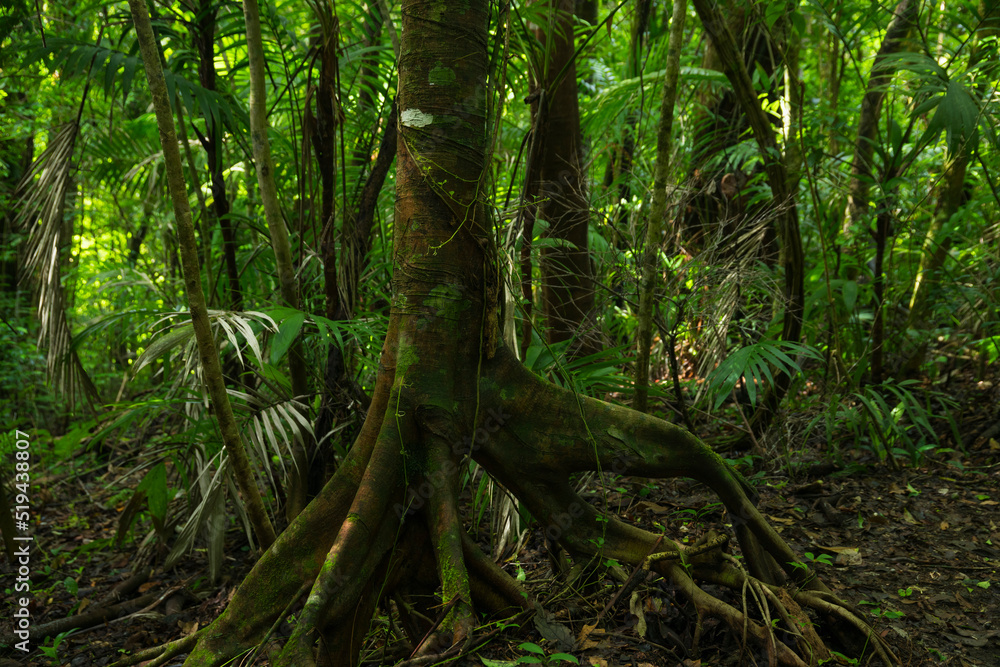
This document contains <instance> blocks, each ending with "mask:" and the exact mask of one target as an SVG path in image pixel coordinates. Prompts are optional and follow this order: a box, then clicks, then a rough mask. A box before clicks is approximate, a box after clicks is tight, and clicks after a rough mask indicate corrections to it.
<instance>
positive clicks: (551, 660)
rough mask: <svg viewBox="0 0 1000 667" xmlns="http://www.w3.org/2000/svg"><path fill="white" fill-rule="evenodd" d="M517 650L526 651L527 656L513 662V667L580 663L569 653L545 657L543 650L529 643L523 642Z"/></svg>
mask: <svg viewBox="0 0 1000 667" xmlns="http://www.w3.org/2000/svg"><path fill="white" fill-rule="evenodd" d="M518 648H520V649H521V650H522V651H527V652H528V653H529V655H522V656H521V657H520V658H518V659H517V660H516V661H515V662H514V664H515V665H555V664H558V663H561V662H569V663H572V664H574V665H579V664H580V661H579V660H578V659H577V658H575V657H573V656H571V655H570V654H569V653H553V654H552V655H549V656H546V655H545V649H543V648H542V647H541V646H539V645H538V644H532V643H531V642H524V643H523V644H521V645H520V646H519V647H518Z"/></svg>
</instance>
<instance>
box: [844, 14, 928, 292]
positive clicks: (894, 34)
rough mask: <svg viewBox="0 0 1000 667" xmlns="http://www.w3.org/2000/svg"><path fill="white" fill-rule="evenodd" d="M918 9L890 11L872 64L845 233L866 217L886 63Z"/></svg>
mask: <svg viewBox="0 0 1000 667" xmlns="http://www.w3.org/2000/svg"><path fill="white" fill-rule="evenodd" d="M918 8H919V5H918V3H917V2H915V1H914V0H900V2H899V4H898V5H896V8H895V10H894V11H893V19H892V21H890V22H889V27H888V28H887V29H886V31H885V37H884V38H883V39H882V46H881V47H879V50H878V54H877V55H876V56H875V62H874V63H873V64H872V71H871V75H870V76H869V78H868V87H867V90H866V91H865V96H864V98H862V100H861V112H860V115H859V116H858V136H857V139H856V140H855V142H854V159H853V161H852V162H851V180H850V183H849V184H848V186H847V187H848V194H847V214H846V219H845V220H844V232H845V233H846V232H848V231H849V230H851V229H854V228H856V227H857V226H858V225H860V224H862V222H863V221H864V219H865V218H866V217H867V216H868V204H869V199H868V193H869V191H870V189H871V183H872V158H873V157H874V155H875V144H876V141H877V137H876V134H877V132H878V119H879V115H880V113H881V110H882V101H883V100H884V99H885V94H886V91H887V87H888V85H889V82H890V81H892V77H893V76H894V75H895V73H896V67H895V65H893V64H892V61H891V60H889V62H886V61H887V60H888V59H889V57H890V56H891V55H892V54H894V53H896V52H897V51H899V50H900V49H901V48H902V47H903V44H904V42H905V40H906V37H907V35H909V33H910V29H911V28H912V27H913V22H914V20H915V19H916V17H917V10H918ZM849 273H853V275H852V277H853V276H856V275H857V270H856V269H850V270H849Z"/></svg>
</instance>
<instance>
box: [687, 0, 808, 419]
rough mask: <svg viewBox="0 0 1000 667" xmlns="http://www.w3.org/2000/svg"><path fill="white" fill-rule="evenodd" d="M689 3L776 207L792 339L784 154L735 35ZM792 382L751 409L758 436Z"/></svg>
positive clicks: (791, 216) (792, 245) (798, 251)
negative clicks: (754, 145) (755, 150)
mask: <svg viewBox="0 0 1000 667" xmlns="http://www.w3.org/2000/svg"><path fill="white" fill-rule="evenodd" d="M694 6H695V9H696V10H697V11H698V16H699V17H701V21H702V24H703V25H704V26H705V30H706V32H708V33H709V35H710V36H711V37H712V42H713V44H715V46H716V48H717V49H718V51H719V56H720V58H721V60H722V62H723V63H725V73H726V77H727V78H728V79H729V81H730V83H731V84H732V85H733V92H734V94H735V96H736V99H737V101H738V102H739V104H740V106H741V108H742V109H743V112H744V113H745V114H746V118H747V121H748V123H749V125H750V128H751V130H752V131H753V136H754V139H755V140H756V141H757V145H758V147H759V148H760V152H761V154H762V155H763V156H764V170H765V172H766V173H767V181H768V184H769V185H770V186H771V197H772V202H773V203H772V206H773V207H774V209H775V211H774V215H775V216H776V217H777V227H778V236H779V238H780V239H781V266H782V269H783V271H784V275H785V290H784V291H785V294H784V296H785V312H784V314H783V319H782V326H781V339H782V340H783V341H790V342H793V343H797V342H798V340H799V334H800V333H801V331H802V316H803V312H804V310H805V293H804V286H803V280H804V273H805V268H804V266H803V257H802V237H801V235H800V232H799V215H798V208H797V205H796V201H795V197H796V193H795V192H794V191H790V190H789V183H790V179H789V176H788V169H787V167H786V165H785V161H784V157H783V156H782V154H781V152H780V151H779V150H778V144H777V141H776V139H775V136H774V131H773V130H772V128H771V125H770V122H769V121H768V117H767V115H766V114H765V113H764V111H763V109H761V106H760V102H759V101H758V99H757V95H756V93H755V91H754V88H753V84H752V82H751V80H750V75H749V74H748V72H747V69H746V67H745V65H744V61H743V59H742V58H740V56H739V53H738V51H737V50H736V42H735V39H734V38H733V35H732V33H731V32H730V31H729V28H728V26H727V24H726V22H725V20H724V19H723V18H722V15H721V14H720V13H719V9H718V6H717V5H716V4H715V3H714V1H713V0H694ZM791 382H792V378H791V376H790V375H788V374H787V373H778V374H776V375H775V378H774V383H772V384H771V385H769V386H768V387H767V388H766V390H765V392H764V397H763V399H761V405H760V407H759V408H758V409H757V410H755V411H754V414H753V417H752V418H751V419H750V428H751V431H752V432H753V433H756V434H759V433H763V432H764V431H765V430H767V427H768V426H769V425H770V423H771V421H772V420H773V418H774V416H775V414H776V413H777V409H778V405H779V404H780V403H781V399H782V398H783V397H784V395H785V393H786V392H787V391H788V388H789V386H790V385H791Z"/></svg>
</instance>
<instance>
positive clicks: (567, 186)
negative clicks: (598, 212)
mask: <svg viewBox="0 0 1000 667" xmlns="http://www.w3.org/2000/svg"><path fill="white" fill-rule="evenodd" d="M548 8H549V25H548V28H547V30H546V31H540V34H539V38H540V39H541V40H542V43H543V44H547V45H548V50H547V51H546V53H545V58H544V71H543V73H542V76H541V79H540V86H541V88H542V89H543V90H544V91H545V95H544V97H543V98H542V99H543V100H544V101H545V102H546V103H547V105H548V108H547V110H546V113H545V120H544V127H543V128H542V132H544V134H545V148H544V150H543V151H542V157H541V164H540V173H539V178H540V184H539V188H538V194H539V196H540V197H541V200H542V204H541V206H540V207H539V213H538V215H539V217H540V218H541V219H543V220H545V221H546V222H547V223H548V224H549V228H548V230H547V232H546V234H545V236H546V237H548V238H551V239H554V240H556V241H557V242H558V243H557V244H556V245H553V246H546V247H544V248H543V249H542V257H541V266H542V302H543V305H544V310H545V319H546V324H547V326H548V339H549V342H550V343H555V342H559V341H564V340H568V339H570V338H572V337H574V336H576V337H577V338H578V339H579V340H580V341H581V342H582V343H583V348H584V349H588V350H592V349H596V341H595V340H594V339H593V333H592V332H587V331H585V330H583V327H584V326H585V324H586V322H587V319H588V317H589V316H590V315H591V310H592V308H593V305H594V284H593V281H594V278H593V276H594V272H593V268H592V266H591V260H590V253H589V252H588V245H587V232H588V228H589V224H590V202H589V200H588V197H587V186H586V178H585V174H584V173H583V165H582V163H581V159H580V158H581V145H580V106H579V101H578V98H577V87H576V85H577V84H576V64H575V62H574V55H575V54H574V45H573V44H574V42H573V2H572V0H550V2H549V7H548ZM546 33H548V34H546Z"/></svg>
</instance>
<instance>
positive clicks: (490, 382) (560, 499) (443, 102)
mask: <svg viewBox="0 0 1000 667" xmlns="http://www.w3.org/2000/svg"><path fill="white" fill-rule="evenodd" d="M135 1H137V2H138V1H141V0H135ZM488 15H489V12H488V4H487V3H486V1H485V0H473V1H472V2H469V1H468V0H462V1H461V2H460V1H459V0H448V1H446V2H442V1H438V2H429V1H427V0H406V1H405V2H404V3H403V6H402V16H403V37H402V47H401V52H400V63H399V64H400V67H399V109H400V127H399V144H398V157H397V165H396V175H397V177H396V184H397V199H396V214H395V220H396V224H395V226H394V231H395V238H394V244H393V248H394V255H393V256H394V261H395V277H394V281H393V304H392V313H391V316H390V320H389V329H388V333H387V335H386V340H385V344H384V346H383V348H382V357H381V363H380V365H379V371H378V379H377V382H376V387H375V394H374V398H373V402H372V406H371V408H370V409H369V411H368V417H367V419H366V421H365V424H364V427H363V428H362V430H361V433H360V435H359V437H358V440H357V441H356V442H355V444H354V446H353V447H352V448H351V449H350V451H349V453H348V456H347V458H346V460H345V462H344V464H343V465H342V466H340V468H338V470H337V472H336V474H335V475H334V477H333V479H332V480H331V481H330V483H329V484H327V485H326V486H325V487H324V489H323V491H322V493H320V495H319V496H318V497H317V498H316V499H314V500H313V501H312V502H311V503H310V504H309V505H308V506H307V507H306V509H305V510H304V511H303V512H302V513H301V514H300V515H299V516H298V517H297V518H296V519H295V520H294V521H293V522H292V523H291V524H290V525H289V527H288V528H287V529H286V530H285V532H284V533H282V535H281V536H280V537H279V539H278V540H277V542H275V544H274V546H273V547H272V548H271V549H270V550H269V551H268V552H267V553H266V554H265V555H264V556H263V557H262V558H261V560H260V561H259V562H258V563H257V564H256V566H255V567H254V569H253V570H252V571H251V573H250V574H249V575H248V577H247V579H246V580H245V581H244V582H243V584H242V585H241V586H240V588H239V590H238V591H237V592H236V594H235V597H234V598H233V600H232V601H231V602H230V604H229V606H228V608H227V609H226V611H225V612H224V613H223V614H222V616H220V617H219V618H218V619H217V620H216V621H215V622H214V623H213V624H212V625H211V626H209V627H208V628H206V629H205V630H203V631H202V633H201V635H200V637H199V639H198V642H197V645H196V646H195V648H194V649H193V651H192V652H191V653H190V654H189V656H188V658H187V661H186V663H185V664H186V665H189V666H194V665H197V666H199V667H203V666H208V665H222V664H225V663H227V662H228V661H230V660H231V659H232V658H233V657H235V656H237V655H239V654H241V653H243V652H244V651H246V650H247V649H249V648H251V647H254V646H257V645H258V644H259V643H260V642H261V640H262V639H263V637H264V636H265V634H266V633H267V632H268V629H269V628H270V627H271V626H272V625H273V624H274V622H275V620H277V619H279V618H281V617H283V616H284V615H285V614H287V613H288V611H289V609H290V608H291V606H292V604H293V603H294V602H295V600H296V599H297V598H298V597H299V592H300V591H302V590H303V585H304V584H305V586H306V587H309V586H311V592H310V593H309V596H308V598H307V600H306V602H305V606H304V607H303V608H302V610H301V611H300V612H298V613H297V615H296V625H295V630H294V632H293V634H292V636H291V637H290V638H289V640H288V641H287V643H286V644H285V645H284V648H282V649H281V652H280V654H279V655H277V656H276V657H275V658H274V659H273V661H272V664H274V665H277V666H279V667H280V666H282V665H289V666H295V667H309V666H311V665H315V664H316V661H315V657H314V650H315V645H316V642H317V640H319V641H321V642H322V644H323V651H324V653H325V654H326V655H327V656H331V657H330V660H331V661H332V662H333V664H336V665H345V666H346V665H355V664H357V662H358V651H359V650H360V643H361V642H360V640H359V637H362V636H364V634H365V632H366V629H367V627H368V624H369V622H370V618H371V615H372V613H373V612H374V610H375V609H376V605H377V602H378V600H379V598H380V597H384V596H393V597H394V599H395V600H396V601H397V603H398V604H397V607H398V609H399V610H400V612H399V614H400V616H401V619H400V620H401V623H402V624H403V625H404V626H406V627H409V628H410V629H411V632H412V636H414V637H415V638H416V643H417V644H418V645H417V646H415V647H414V648H415V652H416V653H417V654H418V655H419V654H428V653H433V652H440V653H441V657H442V658H448V657H454V656H456V655H457V654H458V653H459V652H460V651H461V650H462V648H463V646H464V645H465V642H466V640H471V639H473V637H472V635H471V633H472V632H473V630H474V626H475V624H476V621H475V616H474V611H473V609H474V608H475V609H479V610H484V611H493V612H500V611H503V610H508V611H510V610H512V609H513V610H517V609H522V610H523V609H528V608H530V607H531V604H532V603H531V601H530V600H528V599H527V598H526V596H525V595H523V594H522V592H521V590H520V586H519V584H518V583H517V582H516V581H514V580H513V579H512V578H511V577H510V576H509V575H506V574H505V573H504V572H503V571H502V570H500V569H499V568H497V567H496V566H495V565H494V564H493V562H492V561H491V560H490V559H489V558H487V557H486V556H485V555H484V554H483V553H482V552H481V551H480V550H479V547H478V546H476V544H475V543H474V542H472V540H471V539H469V537H468V536H467V535H466V532H465V528H464V527H463V525H462V519H461V516H460V513H459V509H460V506H459V501H458V491H459V478H460V475H461V474H462V471H463V469H464V468H463V466H464V465H465V460H466V457H467V456H470V455H471V457H472V458H474V459H475V460H476V461H478V462H479V463H480V464H481V465H482V466H483V467H484V468H485V469H486V470H488V471H489V472H490V473H491V474H492V475H494V476H495V477H496V479H497V480H498V481H499V482H500V483H502V484H503V485H504V486H505V487H506V488H508V489H510V490H511V491H512V492H513V493H514V494H515V495H516V496H517V497H518V498H519V499H521V501H522V502H524V503H525V505H526V506H527V507H528V509H529V510H530V512H531V514H532V515H533V516H534V517H535V518H536V519H537V520H538V522H539V523H540V525H541V528H542V529H543V530H544V532H545V534H546V537H548V538H549V539H551V540H553V541H558V542H559V543H560V544H561V545H562V546H563V547H565V548H567V549H568V550H569V551H570V552H571V553H572V554H573V555H575V556H577V557H580V558H588V557H592V556H594V555H597V554H599V555H600V556H601V557H602V559H604V558H615V559H618V560H619V561H621V562H623V563H629V564H635V565H645V566H647V567H649V568H650V569H653V570H655V571H657V572H659V573H660V574H662V575H663V576H666V577H668V578H669V579H670V580H671V581H672V582H673V583H674V584H675V585H676V586H677V590H678V591H679V594H680V595H682V596H684V597H686V598H688V599H689V600H691V601H692V602H693V604H694V605H695V608H696V609H697V611H698V613H699V615H701V614H707V615H712V616H716V617H718V618H720V619H722V620H723V621H724V622H725V623H727V624H728V625H729V626H730V627H731V628H732V629H733V631H734V632H736V633H738V634H739V635H740V636H744V637H746V636H750V637H752V638H754V640H755V641H757V642H758V643H759V644H760V645H761V646H765V647H768V650H769V652H771V653H772V654H773V655H774V656H775V661H776V662H777V663H778V664H782V665H795V666H796V667H803V666H804V665H805V664H806V661H807V660H812V657H815V658H816V659H825V658H828V657H829V656H830V654H829V651H828V650H827V649H826V647H825V646H823V644H822V642H821V641H820V640H819V638H818V637H816V635H815V633H812V632H810V631H804V632H802V633H800V632H799V630H800V628H806V627H808V626H809V625H810V624H809V621H808V619H806V618H805V617H803V616H802V615H801V614H798V613H796V612H795V611H794V610H795V609H797V608H798V606H797V605H804V606H809V607H812V608H814V609H822V610H824V611H825V612H830V611H833V612H834V613H835V614H837V615H839V616H841V617H844V618H848V619H850V620H851V622H852V623H853V624H854V625H853V627H854V628H856V629H858V630H860V631H861V635H862V636H863V637H865V638H867V639H868V640H869V642H870V643H869V647H874V648H875V650H876V652H878V653H879V655H881V656H882V658H883V660H884V661H885V662H886V663H888V664H896V663H897V661H896V660H895V658H894V656H892V655H891V653H889V652H888V650H887V649H886V648H885V644H884V642H882V641H881V640H880V639H879V638H878V636H877V635H875V634H874V633H872V632H871V631H870V629H869V628H868V626H867V625H866V624H865V623H864V622H863V621H861V620H860V619H858V618H857V617H855V616H853V614H851V612H849V611H848V610H847V609H846V607H845V606H844V605H843V604H842V603H839V602H838V601H836V599H835V598H834V597H833V596H832V595H831V594H830V593H829V591H828V590H827V589H826V587H825V586H823V584H822V583H821V582H820V581H819V580H818V579H816V578H815V577H814V576H813V575H812V574H811V573H809V571H808V568H807V566H806V565H805V564H802V563H800V562H799V561H798V559H797V558H796V557H795V555H794V554H793V553H792V552H791V550H790V549H789V548H788V547H787V545H785V543H784V542H783V541H782V540H781V538H780V537H779V536H778V534H777V533H776V532H775V531H774V530H773V529H772V528H771V527H770V526H769V525H768V524H767V523H766V522H765V520H764V519H763V517H762V516H761V515H760V513H759V512H758V511H757V510H756V509H755V507H754V506H753V504H752V503H751V501H750V500H749V496H748V493H751V492H750V490H749V487H748V486H747V485H746V483H745V482H743V481H742V479H741V478H740V477H739V475H738V474H736V473H735V472H734V471H733V470H732V469H731V468H730V467H729V466H728V465H727V464H726V463H725V462H724V461H723V460H722V459H720V458H719V457H718V456H717V455H716V454H715V453H713V452H712V451H711V450H710V449H709V448H708V447H706V446H705V445H704V444H703V443H702V442H700V441H699V440H698V439H697V438H695V437H694V436H693V435H691V434H690V433H688V432H686V431H684V430H683V429H680V428H677V427H674V426H671V425H669V424H667V423H666V422H663V421H661V420H659V419H655V418H652V417H649V416H646V415H643V414H640V413H637V412H635V411H633V410H630V409H628V408H624V407H620V406H615V405H610V404H607V403H603V402H601V401H598V400H595V399H590V398H586V397H581V396H579V395H577V394H574V393H573V392H571V391H568V390H565V389H560V388H558V387H556V386H555V385H553V384H550V383H548V382H546V381H544V380H542V379H540V378H539V377H537V376H536V375H534V374H533V373H531V372H530V371H528V370H527V369H526V368H524V367H523V366H522V365H521V364H520V363H519V362H518V361H517V360H516V359H515V358H514V356H513V355H512V354H511V353H510V351H509V350H507V348H506V347H504V345H503V342H502V339H501V338H500V336H499V320H498V318H497V309H498V306H499V294H500V289H499V288H500V283H499V275H498V272H497V266H498V257H497V252H496V249H495V246H494V245H493V234H492V230H491V220H490V215H489V211H488V206H487V199H486V197H487V192H488V189H487V187H486V184H487V173H488V169H487V167H488V165H487V164H486V148H487V145H488V142H487V138H486V85H485V83H486V74H487V54H486V45H487V31H486V22H487V18H488ZM583 470H603V471H611V472H613V473H616V474H628V475H643V476H654V477H658V476H674V475H684V476H690V477H694V478H695V479H698V480H701V481H703V482H704V483H706V484H707V485H708V486H710V487H711V488H712V489H714V490H715V492H716V493H718V494H719V496H720V498H721V499H722V501H723V502H724V503H725V505H726V507H727V508H728V509H729V511H730V513H731V516H732V517H733V519H734V523H735V524H736V526H737V527H736V532H737V536H738V537H739V539H740V543H741V546H742V549H743V554H744V559H745V561H746V562H747V563H748V565H749V568H750V572H751V573H753V572H757V573H765V574H766V575H767V576H768V580H769V582H770V583H775V582H776V579H775V578H774V577H773V576H772V575H774V574H776V575H778V576H780V577H788V578H789V579H791V580H792V581H794V582H795V584H794V587H793V588H792V589H790V590H791V592H789V593H784V592H781V593H780V594H781V595H784V596H785V597H786V598H787V599H788V600H789V603H788V604H779V605H778V607H777V608H776V609H774V612H775V615H774V617H775V618H778V617H779V613H777V612H779V610H780V617H781V618H784V619H787V620H788V622H789V623H790V624H791V625H790V626H789V627H788V628H787V630H788V631H789V632H790V633H791V635H790V636H794V637H795V638H796V639H795V640H790V641H791V643H790V644H785V643H782V642H781V641H779V640H777V639H776V636H775V635H774V634H772V631H771V630H770V624H769V623H766V622H761V621H758V620H755V619H751V618H749V617H747V616H745V615H744V612H742V611H740V610H738V609H736V608H735V607H733V606H730V605H728V604H726V603H724V602H722V601H721V600H719V599H717V598H715V597H712V596H711V595H709V594H708V593H706V592H704V591H703V590H701V589H700V588H699V587H698V586H697V585H696V584H695V583H694V579H693V578H692V577H693V576H703V577H704V578H705V579H706V580H708V581H712V582H715V583H720V584H722V585H723V586H728V587H730V588H733V589H735V590H736V591H745V590H746V588H745V586H752V587H753V588H754V592H755V594H757V595H759V596H760V597H759V598H758V599H764V597H766V596H767V595H768V593H767V591H773V590H776V589H772V588H770V587H768V586H766V585H764V584H762V583H761V582H759V581H758V580H756V579H754V578H752V577H748V576H747V575H746V574H745V573H744V571H743V570H742V569H736V568H731V567H727V566H725V565H724V563H726V562H728V561H726V560H725V559H724V557H723V554H722V552H721V550H722V549H723V548H724V545H725V544H726V539H725V538H717V539H712V540H710V541H709V542H708V543H706V544H703V545H702V546H700V547H694V548H691V549H685V548H684V547H682V546H680V545H678V544H675V543H673V542H669V541H663V540H662V537H660V536H658V535H654V534H651V533H648V532H646V531H643V530H640V529H637V528H634V527H632V526H629V525H627V524H624V523H622V522H620V521H618V520H617V519H616V518H614V517H613V516H605V515H603V514H602V513H600V512H598V511H597V510H596V509H595V508H594V507H593V506H592V505H591V504H590V503H588V502H587V501H585V500H584V499H583V498H581V497H580V496H578V495H577V493H576V491H575V490H574V485H573V484H572V483H571V478H570V476H571V474H574V473H576V472H579V471H583ZM331 528H333V529H332V530H331ZM657 545H662V548H663V549H664V551H663V552H660V553H657V554H653V555H652V556H651V555H650V554H651V553H652V552H653V551H654V549H655V547H657ZM415 555H416V556H415ZM431 556H433V557H431ZM782 570H784V574H781V572H782ZM438 586H440V589H439V590H440V604H439V605H434V604H433V603H429V604H425V605H424V606H423V612H424V614H425V615H431V616H434V617H436V620H435V621H434V622H433V625H432V624H428V623H424V622H422V621H421V620H420V619H419V618H418V617H417V616H416V615H412V614H409V613H408V612H407V611H406V609H407V608H408V606H409V603H407V601H406V600H405V597H406V595H407V594H408V593H409V592H423V593H426V592H428V591H431V592H432V591H433V590H434V589H435V588H437V587H438ZM744 595H745V593H744ZM777 595H778V594H776V593H773V592H772V593H771V597H769V598H768V599H769V600H777V599H778V597H777ZM737 597H738V593H737ZM793 597H794V601H792V598H793ZM799 624H802V625H801V626H800V625H799ZM432 629H433V632H432ZM424 637H425V639H423V640H421V638H424ZM803 656H812V657H803Z"/></svg>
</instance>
